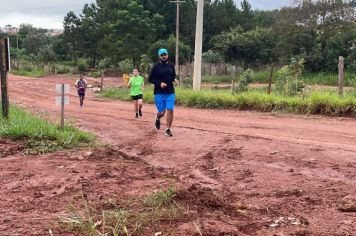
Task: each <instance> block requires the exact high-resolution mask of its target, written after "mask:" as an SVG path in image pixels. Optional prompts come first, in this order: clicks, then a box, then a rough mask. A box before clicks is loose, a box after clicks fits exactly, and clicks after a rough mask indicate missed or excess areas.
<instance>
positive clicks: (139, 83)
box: [128, 68, 145, 118]
mask: <svg viewBox="0 0 356 236" xmlns="http://www.w3.org/2000/svg"><path fill="white" fill-rule="evenodd" d="M132 74H133V76H132V77H131V78H130V80H129V82H128V87H129V88H130V90H131V92H130V95H131V98H132V100H133V101H134V109H135V113H136V118H138V117H139V116H140V117H141V116H142V100H143V89H144V86H145V81H144V79H143V77H142V76H140V75H139V72H138V70H137V69H136V68H135V69H134V70H133V72H132Z"/></svg>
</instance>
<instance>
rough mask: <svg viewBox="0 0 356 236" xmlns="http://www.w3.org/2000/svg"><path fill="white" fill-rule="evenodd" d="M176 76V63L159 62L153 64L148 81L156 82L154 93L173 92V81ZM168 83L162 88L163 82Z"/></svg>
mask: <svg viewBox="0 0 356 236" xmlns="http://www.w3.org/2000/svg"><path fill="white" fill-rule="evenodd" d="M175 78H176V71H175V70H174V65H173V64H171V63H169V62H167V63H162V62H159V63H157V64H156V65H154V66H153V68H152V70H151V73H150V75H149V77H148V81H149V82H150V83H152V84H154V87H155V88H154V94H172V93H174V86H173V82H174V80H175ZM162 82H163V83H166V84H167V87H165V88H161V83H162Z"/></svg>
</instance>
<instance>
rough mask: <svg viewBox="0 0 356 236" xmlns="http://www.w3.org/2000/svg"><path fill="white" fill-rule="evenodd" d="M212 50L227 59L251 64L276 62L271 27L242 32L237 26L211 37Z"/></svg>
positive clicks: (244, 64)
mask: <svg viewBox="0 0 356 236" xmlns="http://www.w3.org/2000/svg"><path fill="white" fill-rule="evenodd" d="M212 44H213V45H214V50H215V51H217V52H220V53H221V54H222V55H223V56H224V57H225V59H226V60H227V61H232V62H234V63H236V64H242V66H243V67H244V68H245V69H247V68H249V67H251V66H256V65H266V64H271V63H276V60H277V55H276V49H275V46H276V38H275V36H274V35H273V32H272V30H271V29H263V28H256V29H254V30H250V31H247V32H244V30H243V29H242V28H241V27H240V26H238V27H235V28H233V29H231V30H230V31H228V32H224V33H222V34H219V35H217V36H215V37H214V38H213V39H212Z"/></svg>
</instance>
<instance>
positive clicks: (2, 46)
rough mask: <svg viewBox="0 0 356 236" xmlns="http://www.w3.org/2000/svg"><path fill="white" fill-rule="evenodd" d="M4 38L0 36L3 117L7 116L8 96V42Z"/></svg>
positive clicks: (0, 78)
mask: <svg viewBox="0 0 356 236" xmlns="http://www.w3.org/2000/svg"><path fill="white" fill-rule="evenodd" d="M8 43H9V41H8V39H6V38H0V80H1V105H2V115H3V117H4V118H5V119H7V118H9V97H8V91H7V71H8V70H9V67H10V65H9V61H8V56H9V55H8V53H9V52H7V50H8V45H7V44H8Z"/></svg>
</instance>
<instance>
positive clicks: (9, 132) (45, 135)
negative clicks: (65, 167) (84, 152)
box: [0, 106, 94, 153]
mask: <svg viewBox="0 0 356 236" xmlns="http://www.w3.org/2000/svg"><path fill="white" fill-rule="evenodd" d="M0 137H6V138H11V139H23V140H25V141H26V147H27V148H28V149H29V150H30V151H36V152H39V153H44V152H49V151H54V150H58V149H65V148H74V147H78V146H84V145H88V144H90V143H92V142H93V141H94V136H93V135H91V134H89V133H86V132H83V131H80V130H78V129H76V128H74V127H71V126H65V129H64V131H63V132H61V131H60V130H59V127H58V126H56V125H53V124H50V123H49V122H47V121H46V120H43V119H41V118H39V117H36V116H33V115H31V114H29V113H28V112H26V111H24V110H23V109H21V108H19V107H16V106H11V107H10V118H9V120H5V119H4V118H2V117H0Z"/></svg>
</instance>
